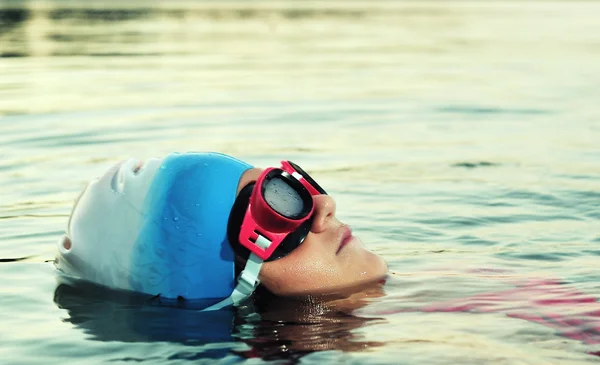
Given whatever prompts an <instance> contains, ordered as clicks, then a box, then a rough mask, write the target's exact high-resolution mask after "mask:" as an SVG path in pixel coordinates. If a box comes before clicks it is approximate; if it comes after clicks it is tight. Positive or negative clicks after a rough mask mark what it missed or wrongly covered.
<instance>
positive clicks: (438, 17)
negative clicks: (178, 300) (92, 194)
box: [0, 0, 600, 365]
mask: <svg viewBox="0 0 600 365" xmlns="http://www.w3.org/2000/svg"><path fill="white" fill-rule="evenodd" d="M103 4H104V7H100V5H97V4H95V3H93V2H72V1H59V0H55V1H2V2H0V186H1V188H0V259H2V261H3V262H0V277H2V279H3V280H2V283H1V284H0V309H1V310H0V323H1V326H0V344H1V345H0V359H2V360H0V363H2V364H5V363H6V364H58V363H69V364H78V363H82V364H90V363H111V364H112V363H115V364H119V363H138V362H141V363H148V364H152V363H158V364H165V363H169V364H171V363H173V364H174V363H190V362H194V363H227V364H230V363H237V362H248V363H262V362H273V363H288V362H291V363H298V362H301V363H308V364H310V363H316V364H322V363H339V364H346V363H349V364H360V363H369V364H459V363H460V364H536V365H537V364H582V363H588V362H597V361H598V357H597V356H593V355H591V354H590V353H591V352H595V351H599V350H600V347H599V346H600V345H598V344H589V343H583V342H581V341H578V340H575V339H572V338H568V337H566V336H563V335H562V334H561V333H560V331H557V330H556V329H553V328H549V327H548V326H544V325H542V324H538V323H533V322H530V321H526V320H522V319H517V318H512V317H510V316H507V315H506V314H505V313H503V311H502V310H500V311H496V312H494V313H480V314H476V313H467V312H456V313H454V312H453V313H423V312H420V311H418V310H416V311H415V310H409V311H406V312H398V311H397V310H399V309H407V308H419V307H420V306H423V305H428V304H432V303H436V302H443V301H446V300H451V299H456V298H469V297H470V296H472V295H475V294H479V293H486V292H494V291H499V290H505V289H507V288H510V287H512V286H513V285H514V283H515V282H519V281H525V280H529V279H557V280H561V281H563V282H564V283H565V286H567V287H569V288H572V289H573V290H578V291H581V292H583V293H585V294H586V295H589V296H592V297H595V298H600V274H599V273H598V263H597V261H598V255H600V143H599V141H600V107H598V100H599V99H600V92H599V91H598V84H599V83H600V66H598V65H600V22H598V14H600V4H599V3H596V2H518V3H517V2H507V3H500V2H485V3H476V2H453V1H448V2H373V3H372V2H349V3H348V4H343V3H342V2H331V3H327V2H323V3H319V4H318V5H315V6H316V7H309V5H305V4H304V3H300V2H285V1H284V2H242V1H237V2H225V3H221V2H218V3H217V2H191V1H182V2H176V3H152V5H153V6H152V7H150V3H147V2H137V3H127V2H117V1H110V2H104V3H103ZM311 5H312V4H311ZM198 150H215V151H221V152H224V153H228V154H232V155H235V156H237V157H240V158H242V159H245V160H247V161H249V162H251V163H252V164H254V165H257V166H270V165H273V164H276V163H278V161H279V160H280V159H283V158H286V159H292V160H294V161H296V162H298V163H300V164H301V165H302V166H303V167H304V168H305V169H307V170H308V171H310V172H311V174H312V175H313V176H314V177H315V178H317V179H318V181H319V182H320V183H321V185H322V186H323V187H325V188H326V189H327V191H328V192H330V193H331V194H332V195H333V196H334V197H335V199H336V201H337V206H338V209H337V215H338V216H339V217H340V219H342V220H344V221H345V222H347V223H349V224H350V225H351V226H352V227H353V230H354V231H355V233H356V234H357V235H358V236H360V237H361V238H362V240H363V241H365V242H366V243H367V244H368V246H369V247H371V248H372V249H373V250H375V251H377V252H378V253H380V254H382V255H384V256H385V257H386V259H387V260H388V263H389V265H390V268H391V270H392V274H391V275H390V278H389V280H388V281H387V283H386V285H385V286H384V287H383V290H382V291H381V292H378V293H367V294H365V295H364V297H363V298H361V299H360V300H358V302H359V304H356V303H354V306H353V308H355V311H354V312H353V313H352V314H350V315H349V314H342V313H340V312H338V311H335V310H329V309H328V308H327V307H323V306H319V305H317V306H310V305H305V304H297V306H298V307H299V308H301V310H297V311H289V310H288V311H286V310H284V308H287V307H290V304H289V303H287V302H285V301H284V302H281V303H280V302H279V301H274V302H273V303H272V304H271V305H270V306H266V308H244V310H241V311H240V313H238V314H236V315H235V316H234V318H230V317H227V316H225V317H224V318H208V319H207V318H204V317H201V316H199V315H197V313H195V312H189V311H181V310H179V311H175V310H169V309H164V308H163V309H161V308H155V307H150V308H148V307H144V306H140V305H137V304H135V303H132V302H130V301H129V300H128V299H127V300H126V299H123V298H113V297H109V296H108V295H104V294H106V293H102V292H100V293H98V292H97V291H96V290H91V289H89V288H84V289H80V288H79V289H78V288H77V287H72V286H59V285H58V284H57V282H56V278H55V275H54V269H53V266H52V264H51V263H49V262H48V261H49V260H52V259H53V257H54V245H55V243H56V241H57V240H58V239H59V237H60V236H61V234H62V233H63V231H64V228H65V225H66V222H67V219H68V215H69V212H70V209H71V205H72V202H73V200H74V199H75V198H76V196H77V194H78V192H79V191H80V190H81V189H82V188H83V186H84V185H85V183H86V182H87V181H88V180H89V179H91V178H92V177H95V176H97V175H99V174H101V173H102V171H104V169H105V168H107V167H108V166H110V165H112V164H114V163H115V162H116V161H119V160H121V159H124V158H127V157H131V156H135V157H138V158H143V159H145V158H148V157H153V156H162V155H165V154H167V153H169V152H171V151H198ZM16 258H24V259H23V260H19V261H13V260H11V259H16ZM4 261H5V262H4ZM467 302H468V299H467ZM587 309H588V307H585V308H584V307H583V306H581V307H577V306H573V307H572V308H570V309H569V311H568V312H569V315H572V316H575V317H577V316H580V315H581V313H580V312H582V311H584V310H587ZM528 310H530V311H536V309H535V308H529V309H528ZM257 312H258V313H260V318H259V317H256V316H255V315H254V314H256V313H257ZM580 327H581V328H571V329H570V330H586V328H585V326H583V325H582V326H580ZM206 328H209V329H210V330H209V331H206ZM598 339H599V341H600V336H598Z"/></svg>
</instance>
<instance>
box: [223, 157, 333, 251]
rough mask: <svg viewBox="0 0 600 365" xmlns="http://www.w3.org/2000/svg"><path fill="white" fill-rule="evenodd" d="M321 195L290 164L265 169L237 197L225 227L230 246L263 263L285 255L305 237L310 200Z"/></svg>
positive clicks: (314, 184) (310, 216)
mask: <svg viewBox="0 0 600 365" xmlns="http://www.w3.org/2000/svg"><path fill="white" fill-rule="evenodd" d="M321 194H327V193H326V192H325V190H324V189H323V188H322V187H321V186H320V185H319V184H318V183H317V182H316V181H315V180H314V179H313V178H312V177H311V176H310V175H309V174H308V173H306V171H304V170H303V169H302V168H301V167H300V166H298V165H296V164H295V163H293V162H291V161H281V167H279V168H276V167H270V168H267V169H265V170H264V171H263V172H262V173H261V175H260V176H259V178H258V179H257V180H256V182H255V183H254V184H250V185H249V186H246V187H245V188H244V189H242V191H241V192H240V194H238V197H237V199H236V202H235V204H234V207H233V209H232V216H230V225H229V227H228V228H230V230H229V238H230V242H232V243H233V244H234V245H235V242H239V244H241V245H242V246H243V247H245V248H247V249H248V250H250V252H252V253H254V254H255V255H256V256H258V257H259V258H261V259H262V260H264V261H273V260H277V259H279V258H282V257H284V256H286V255H288V254H289V253H290V252H292V251H293V250H294V249H295V248H296V247H298V246H300V244H302V242H303V241H304V239H305V238H306V236H307V235H308V232H309V231H310V228H311V225H312V220H313V216H314V214H313V213H314V209H315V207H314V203H313V196H314V195H321ZM242 214H243V217H242ZM236 216H237V217H236ZM232 239H233V240H232Z"/></svg>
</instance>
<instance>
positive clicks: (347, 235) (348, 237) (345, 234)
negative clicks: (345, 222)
mask: <svg viewBox="0 0 600 365" xmlns="http://www.w3.org/2000/svg"><path fill="white" fill-rule="evenodd" d="M353 238H354V236H353V235H352V230H351V229H350V227H348V226H345V227H344V229H343V231H342V237H341V239H340V245H339V246H338V249H337V251H336V253H335V254H336V255H337V254H339V253H340V251H342V249H343V248H344V247H345V246H346V245H347V244H349V243H350V241H352V239H353Z"/></svg>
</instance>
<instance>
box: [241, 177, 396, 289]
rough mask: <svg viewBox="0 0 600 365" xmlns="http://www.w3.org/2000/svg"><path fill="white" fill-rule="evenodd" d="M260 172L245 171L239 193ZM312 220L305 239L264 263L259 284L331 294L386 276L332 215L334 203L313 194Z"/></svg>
mask: <svg viewBox="0 0 600 365" xmlns="http://www.w3.org/2000/svg"><path fill="white" fill-rule="evenodd" d="M262 171H263V170H262V169H257V168H254V169H251V170H248V171H246V172H245V173H244V174H243V175H242V177H241V179H240V182H239V185H238V193H239V191H240V190H241V189H242V188H243V187H244V186H246V185H247V184H248V183H250V182H252V181H255V180H257V179H258V177H259V176H260V174H261V172H262ZM313 201H314V204H315V213H314V214H315V218H314V220H313V223H312V226H311V230H310V232H309V234H308V236H306V238H305V240H304V241H303V242H302V244H301V245H300V246H298V247H297V248H296V249H294V251H292V252H291V253H290V254H289V255H287V256H285V257H283V258H280V259H278V260H275V261H270V262H265V263H264V264H263V267H262V270H261V272H260V280H261V283H262V284H263V285H264V286H266V287H267V288H268V289H269V290H270V291H271V292H273V293H274V294H277V295H283V296H296V295H308V294H332V293H336V292H344V291H349V290H352V289H353V288H356V287H360V286H363V285H366V284H369V283H374V282H377V281H380V280H382V279H383V278H384V277H385V275H386V273H387V264H386V262H385V261H384V260H383V258H382V257H381V256H379V255H377V254H375V253H373V252H371V251H369V250H367V249H366V247H365V246H364V245H363V243H362V241H361V240H360V239H359V238H358V237H355V236H353V235H352V234H351V230H350V227H348V226H347V225H345V224H343V223H342V222H340V221H339V220H338V219H337V218H336V216H335V209H336V207H335V200H333V198H332V197H331V196H330V195H316V196H314V197H313Z"/></svg>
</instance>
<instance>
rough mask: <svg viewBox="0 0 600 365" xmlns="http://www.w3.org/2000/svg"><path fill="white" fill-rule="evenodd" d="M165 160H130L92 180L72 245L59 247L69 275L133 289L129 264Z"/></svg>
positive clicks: (77, 213) (73, 222)
mask: <svg viewBox="0 0 600 365" xmlns="http://www.w3.org/2000/svg"><path fill="white" fill-rule="evenodd" d="M161 163H162V159H150V160H148V161H147V162H146V163H144V164H141V161H139V160H136V159H130V160H127V161H125V162H123V163H122V164H119V165H117V166H114V167H113V168H111V169H109V170H108V171H107V172H106V174H105V175H104V176H102V177H101V178H99V179H97V180H94V181H92V182H90V184H89V185H88V187H87V188H86V189H85V191H84V193H83V195H82V196H81V198H80V199H79V201H78V203H77V205H76V207H75V209H74V210H73V213H72V216H71V218H70V222H69V227H68V229H67V234H68V235H69V237H70V240H71V247H70V248H69V249H67V248H65V247H64V245H63V244H61V243H62V241H61V243H59V245H58V259H57V263H56V265H57V267H58V268H59V269H60V270H62V271H63V272H65V273H66V274H67V275H70V276H75V277H79V278H83V279H86V280H89V281H92V282H95V283H98V284H102V285H105V286H108V287H111V288H118V289H130V284H129V266H130V260H131V253H132V251H133V249H134V244H135V242H136V240H137V237H138V235H139V231H140V229H141V227H143V224H144V219H145V217H146V216H147V215H148V214H147V213H148V212H146V211H145V210H146V209H148V207H146V205H145V204H144V202H145V200H146V196H147V194H148V191H149V190H150V187H151V185H152V182H153V180H154V177H155V176H156V173H157V172H158V170H159V168H160V166H161Z"/></svg>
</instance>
